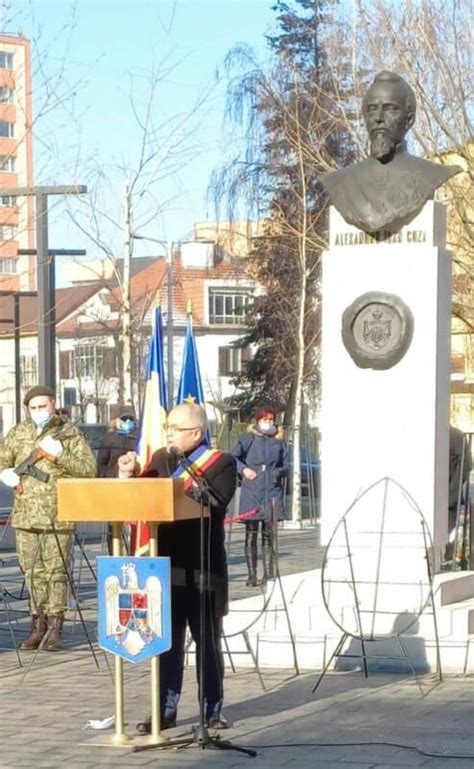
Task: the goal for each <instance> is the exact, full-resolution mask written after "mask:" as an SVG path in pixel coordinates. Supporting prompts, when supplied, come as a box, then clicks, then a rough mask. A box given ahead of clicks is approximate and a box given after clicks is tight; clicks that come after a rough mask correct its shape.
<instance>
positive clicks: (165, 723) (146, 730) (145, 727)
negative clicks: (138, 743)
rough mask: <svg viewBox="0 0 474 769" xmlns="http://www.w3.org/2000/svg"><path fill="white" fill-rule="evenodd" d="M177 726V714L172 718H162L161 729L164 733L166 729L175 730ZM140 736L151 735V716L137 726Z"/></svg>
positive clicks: (171, 716)
mask: <svg viewBox="0 0 474 769" xmlns="http://www.w3.org/2000/svg"><path fill="white" fill-rule="evenodd" d="M175 726H176V714H174V715H170V716H162V718H161V724H160V728H161V731H162V732H164V731H165V729H174V727H175ZM136 729H137V732H138V734H144V735H146V734H151V716H148V718H145V719H144V720H143V721H139V722H138V724H137V726H136Z"/></svg>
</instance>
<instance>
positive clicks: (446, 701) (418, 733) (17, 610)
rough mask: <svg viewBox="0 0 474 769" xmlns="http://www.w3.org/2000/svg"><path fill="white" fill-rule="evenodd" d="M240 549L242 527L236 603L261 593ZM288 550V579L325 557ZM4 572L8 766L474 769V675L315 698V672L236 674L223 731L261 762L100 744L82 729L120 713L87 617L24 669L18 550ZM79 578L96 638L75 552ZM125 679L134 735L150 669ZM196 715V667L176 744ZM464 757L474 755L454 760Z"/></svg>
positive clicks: (2, 654) (378, 680)
mask: <svg viewBox="0 0 474 769" xmlns="http://www.w3.org/2000/svg"><path fill="white" fill-rule="evenodd" d="M242 545H243V542H242V528H240V529H238V528H237V527H236V528H235V532H234V533H233V534H232V538H231V544H230V558H229V561H230V573H231V596H232V598H238V597H242V596H244V595H245V596H246V595H249V594H251V591H249V590H248V589H246V588H245V585H244V582H245V566H244V560H243V547H242ZM98 552H99V550H98V547H97V544H96V545H94V544H93V543H92V544H89V545H87V547H86V554H87V556H88V558H90V561H91V564H92V566H94V565H95V564H94V558H95V555H97V553H98ZM280 552H281V556H282V557H281V564H280V568H281V572H282V573H291V572H292V571H300V570H301V568H306V569H310V568H315V566H317V565H318V564H319V563H320V558H321V553H322V550H321V548H320V547H319V542H318V536H317V530H312V531H311V530H307V531H303V532H301V531H285V532H282V533H281V537H280ZM79 555H80V554H79ZM0 566H1V568H0V769H14V768H15V769H63V768H64V769H95V767H117V769H121V768H122V767H124V768H125V767H126V768H127V769H128V768H130V767H131V768H132V769H133V768H134V767H148V766H150V767H151V766H156V767H162V769H181V767H182V768H183V769H193V768H194V767H203V769H204V767H211V769H213V767H216V769H241V768H243V767H252V766H254V767H255V769H277V768H278V767H287V768H288V769H400V767H407V768H408V769H409V768H410V767H422V768H423V769H458V768H459V769H474V729H473V727H474V704H473V703H474V697H473V695H474V680H473V677H465V678H449V679H447V680H445V681H444V682H443V683H439V682H438V681H437V680H436V679H435V678H433V677H429V676H428V677H423V678H420V679H419V684H418V683H417V682H416V681H415V680H414V679H411V678H403V677H401V676H389V675H385V676H384V675H375V674H374V675H370V676H369V678H368V679H367V680H365V679H364V678H363V676H362V674H361V673H360V672H347V673H343V672H337V673H330V674H328V675H327V676H326V677H325V678H324V680H323V682H322V684H321V686H320V687H319V689H318V691H317V693H316V696H314V697H313V696H312V694H311V689H312V686H313V685H314V682H315V680H316V675H317V673H316V672H315V673H314V674H313V675H304V676H298V677H295V676H294V672H293V671H282V670H278V671H272V670H265V669H264V670H263V671H262V672H263V678H264V682H265V691H263V690H262V688H261V685H260V682H259V679H258V676H257V675H256V673H255V671H253V670H245V669H244V670H242V669H239V670H238V671H237V672H236V673H232V672H231V671H229V670H228V671H227V674H226V681H225V691H226V695H225V700H226V714H227V716H228V717H229V718H230V719H231V720H232V722H233V728H232V729H230V730H229V731H228V732H225V733H221V734H222V735H223V737H225V738H229V739H231V740H232V741H233V742H234V743H235V745H237V746H252V747H254V748H255V749H256V750H257V756H256V758H249V757H247V756H246V755H244V754H242V753H239V752H235V751H222V750H210V749H208V748H206V749H205V750H202V749H201V748H199V747H198V746H196V745H195V744H194V745H191V746H189V747H187V748H185V749H179V750H177V749H166V750H160V751H157V750H150V751H144V752H138V753H132V752H131V751H130V750H124V749H119V748H111V747H97V746H94V745H91V744H90V743H91V742H92V741H97V740H100V741H104V740H105V739H106V738H107V736H108V735H111V734H112V733H113V731H92V730H86V729H84V726H85V724H86V722H87V721H88V720H89V719H103V718H106V717H107V716H110V715H112V714H113V707H114V693H113V684H112V679H111V674H110V671H109V668H108V666H107V659H108V658H106V656H105V655H104V654H103V653H102V652H100V651H97V655H98V663H99V668H97V667H96V665H95V663H94V659H93V657H92V655H91V653H90V650H89V649H88V647H87V645H86V643H85V635H84V632H83V629H82V627H81V626H80V623H79V622H78V617H77V615H76V617H75V619H76V624H75V625H74V624H73V622H72V620H73V619H74V613H73V612H70V614H69V620H68V622H67V626H66V632H65V640H66V650H65V651H64V652H61V653H60V654H51V653H49V654H48V653H47V652H40V653H39V654H38V655H36V656H35V655H32V654H27V653H23V654H22V656H21V661H22V663H23V667H22V668H20V667H19V665H18V658H17V656H16V654H15V652H14V651H13V650H12V647H13V642H14V641H15V642H18V641H19V640H21V638H22V637H24V634H25V632H26V628H27V615H26V601H25V599H24V597H22V599H21V600H18V598H19V596H20V591H21V582H22V580H21V575H20V573H19V571H18V567H17V563H16V558H15V556H14V554H13V553H2V563H1V564H0ZM75 581H76V586H77V587H78V590H79V594H80V600H81V606H82V609H83V614H84V619H85V622H86V626H87V628H88V630H89V633H90V635H91V638H92V640H94V639H95V627H96V621H95V620H96V596H95V585H94V581H93V578H92V575H91V572H90V570H89V568H88V567H87V564H86V563H85V561H84V559H83V558H81V557H79V556H78V554H77V553H76V567H75ZM9 620H10V621H9ZM12 635H13V638H12ZM94 648H95V647H94ZM125 681H126V721H127V732H128V733H129V734H130V735H133V733H134V729H135V723H136V722H137V720H139V719H140V718H142V717H143V716H144V715H146V714H147V713H148V708H149V699H150V697H149V667H148V666H147V665H146V664H145V665H139V666H133V665H130V664H125ZM197 714H198V704H197V694H196V683H195V670H194V668H193V667H189V668H188V669H187V670H186V675H185V686H184V691H183V697H182V702H181V705H180V712H179V723H178V726H177V728H176V729H174V730H170V731H169V732H166V736H168V735H169V736H170V737H176V738H177V737H186V738H188V737H190V736H191V727H192V725H193V724H194V723H195V722H196V720H197ZM410 748H418V752H417V751H416V750H414V749H410ZM420 751H421V752H420ZM430 753H431V754H433V755H432V756H430V755H428V754H430ZM434 755H436V756H437V757H434ZM461 755H464V756H469V757H466V758H461V757H458V758H452V757H450V756H461Z"/></svg>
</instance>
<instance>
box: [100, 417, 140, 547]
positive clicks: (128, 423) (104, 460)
mask: <svg viewBox="0 0 474 769" xmlns="http://www.w3.org/2000/svg"><path fill="white" fill-rule="evenodd" d="M137 440H138V429H137V420H136V417H135V410H134V408H133V406H130V405H128V406H121V408H120V409H119V413H118V417H117V420H116V427H115V429H114V430H107V432H106V433H104V436H103V438H102V441H101V444H100V447H99V452H98V454H97V477H98V478H116V477H117V473H118V465H117V462H118V458H119V457H120V456H122V455H123V454H126V453H127V451H134V450H135V447H136V445H137ZM123 536H124V547H125V549H126V550H127V551H128V549H129V547H128V543H127V537H125V535H123ZM107 550H108V553H109V555H113V546H112V526H110V525H109V526H108V528H107Z"/></svg>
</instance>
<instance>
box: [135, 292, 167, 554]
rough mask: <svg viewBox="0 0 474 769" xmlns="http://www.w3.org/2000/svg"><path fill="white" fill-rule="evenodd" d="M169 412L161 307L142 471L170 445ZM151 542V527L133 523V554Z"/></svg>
mask: <svg viewBox="0 0 474 769" xmlns="http://www.w3.org/2000/svg"><path fill="white" fill-rule="evenodd" d="M166 410H167V401H166V385H165V370H164V362H163V326H162V322H161V307H157V308H156V309H155V312H154V315H153V331H152V337H151V341H150V351H149V354H148V369H147V376H146V385H145V398H144V402H143V410H142V417H141V425H140V437H139V439H138V443H137V455H138V456H137V460H138V463H139V465H140V468H141V470H142V472H143V471H144V470H146V468H147V466H148V464H149V462H150V460H151V458H152V456H153V454H154V453H155V451H157V450H158V449H161V448H162V447H163V446H166ZM149 541H150V529H149V526H148V525H147V524H146V523H141V522H138V523H136V524H135V523H134V524H132V531H131V541H130V550H131V552H132V553H133V555H144V554H145V553H146V552H147V551H148V546H149Z"/></svg>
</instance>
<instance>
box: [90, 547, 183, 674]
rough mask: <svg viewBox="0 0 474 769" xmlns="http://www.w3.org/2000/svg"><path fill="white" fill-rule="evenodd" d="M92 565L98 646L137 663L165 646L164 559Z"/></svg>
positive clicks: (166, 598) (168, 624) (166, 579)
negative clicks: (95, 580)
mask: <svg viewBox="0 0 474 769" xmlns="http://www.w3.org/2000/svg"><path fill="white" fill-rule="evenodd" d="M97 563H98V592H99V601H98V623H99V646H100V647H101V648H102V649H105V650H106V651H109V652H111V653H112V654H118V655H119V656H120V657H123V658H124V659H126V660H129V661H130V662H134V663H137V662H143V661H144V660H147V659H150V658H151V657H155V656H156V655H158V654H162V653H163V652H165V651H167V650H168V649H169V648H170V646H171V596H170V592H171V586H170V560H169V558H132V557H130V558H115V557H109V556H102V557H99V558H98V559H97Z"/></svg>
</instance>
